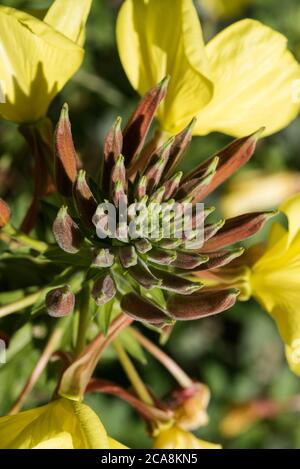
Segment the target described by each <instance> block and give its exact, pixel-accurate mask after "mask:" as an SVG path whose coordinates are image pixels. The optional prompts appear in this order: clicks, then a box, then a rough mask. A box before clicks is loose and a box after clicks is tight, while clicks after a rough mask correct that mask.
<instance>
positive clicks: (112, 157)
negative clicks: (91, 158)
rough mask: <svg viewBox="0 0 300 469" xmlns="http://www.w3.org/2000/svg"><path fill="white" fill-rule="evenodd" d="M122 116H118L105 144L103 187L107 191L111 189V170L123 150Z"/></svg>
mask: <svg viewBox="0 0 300 469" xmlns="http://www.w3.org/2000/svg"><path fill="white" fill-rule="evenodd" d="M121 122H122V119H121V117H117V119H116V121H115V123H114V125H113V126H112V127H111V128H110V130H109V131H108V134H107V135H106V137H105V140H104V146H103V155H104V158H103V169H102V187H103V189H104V191H105V192H106V193H108V191H109V186H110V179H111V171H112V168H113V166H114V164H115V162H116V161H117V158H118V156H119V155H120V154H121V152H122V147H123V135H122V131H121Z"/></svg>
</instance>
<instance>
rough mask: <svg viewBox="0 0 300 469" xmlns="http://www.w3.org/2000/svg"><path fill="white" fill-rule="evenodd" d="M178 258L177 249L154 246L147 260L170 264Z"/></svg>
mask: <svg viewBox="0 0 300 469" xmlns="http://www.w3.org/2000/svg"><path fill="white" fill-rule="evenodd" d="M176 258H177V253H176V251H171V250H166V251H165V250H163V249H159V248H153V249H151V251H149V252H148V254H147V260H149V261H151V262H154V263H155V264H160V265H170V264H172V263H173V262H174V261H175V259H176Z"/></svg>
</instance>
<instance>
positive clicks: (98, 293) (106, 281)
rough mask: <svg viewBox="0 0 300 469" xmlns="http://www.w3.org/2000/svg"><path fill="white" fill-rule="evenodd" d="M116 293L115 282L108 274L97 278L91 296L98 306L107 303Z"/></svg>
mask: <svg viewBox="0 0 300 469" xmlns="http://www.w3.org/2000/svg"><path fill="white" fill-rule="evenodd" d="M116 293H117V289H116V285H115V282H114V280H113V278H112V277H111V276H110V275H109V274H107V275H104V276H102V277H100V278H98V280H96V282H95V283H94V286H93V289H92V297H93V298H94V300H95V301H96V303H97V305H98V306H101V305H104V304H105V303H108V301H110V300H111V299H112V298H113V297H114V296H115V295H116Z"/></svg>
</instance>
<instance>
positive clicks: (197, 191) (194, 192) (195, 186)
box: [176, 157, 219, 202]
mask: <svg viewBox="0 0 300 469" xmlns="http://www.w3.org/2000/svg"><path fill="white" fill-rule="evenodd" d="M218 163H219V158H218V157H214V158H213V159H212V160H211V161H210V164H209V165H207V166H205V167H204V168H203V172H202V174H200V173H199V175H197V176H195V177H193V178H191V179H188V180H184V181H183V183H182V184H181V185H180V186H179V189H178V191H177V193H176V198H177V199H178V198H181V199H185V198H191V200H192V201H193V202H194V201H195V199H196V200H197V201H199V200H200V199H201V194H202V193H203V191H206V187H207V186H208V185H209V184H210V183H211V181H212V180H213V178H214V177H215V174H216V171H217V166H218Z"/></svg>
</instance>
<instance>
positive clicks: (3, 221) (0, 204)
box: [0, 199, 11, 228]
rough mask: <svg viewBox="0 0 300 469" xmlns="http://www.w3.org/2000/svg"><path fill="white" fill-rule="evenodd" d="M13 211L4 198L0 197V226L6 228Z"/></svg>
mask: <svg viewBox="0 0 300 469" xmlns="http://www.w3.org/2000/svg"><path fill="white" fill-rule="evenodd" d="M10 216H11V211H10V208H9V206H8V205H7V203H6V202H4V200H3V199H0V228H4V226H5V225H7V223H8V222H9V220H10Z"/></svg>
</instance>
